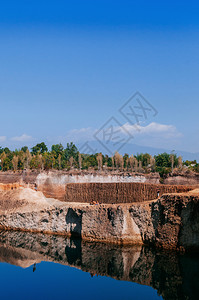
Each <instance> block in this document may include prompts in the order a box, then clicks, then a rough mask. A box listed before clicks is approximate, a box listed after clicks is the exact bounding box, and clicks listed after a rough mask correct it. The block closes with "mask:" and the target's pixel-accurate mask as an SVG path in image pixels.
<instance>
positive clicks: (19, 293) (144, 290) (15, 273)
mask: <svg viewBox="0 0 199 300" xmlns="http://www.w3.org/2000/svg"><path fill="white" fill-rule="evenodd" d="M0 274H1V277H0V278H1V298H2V299H21V300H27V299H87V300H94V299H95V300H97V299H100V300H102V299H104V300H105V299H107V300H110V299H115V300H119V299H120V300H122V299H123V300H124V299H135V300H136V299H162V298H161V297H158V296H157V291H155V290H154V289H153V288H151V287H147V286H143V285H139V284H136V283H132V282H125V281H119V280H115V279H112V278H108V277H105V276H103V277H102V276H98V277H97V276H94V277H91V275H90V273H86V272H83V271H81V270H78V269H76V268H72V267H68V266H62V265H60V264H57V263H47V262H42V263H40V264H38V265H36V271H35V272H34V273H33V268H32V267H29V268H27V269H22V268H20V267H16V266H12V265H9V264H6V263H1V264H0Z"/></svg>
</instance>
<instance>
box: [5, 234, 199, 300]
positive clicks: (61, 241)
mask: <svg viewBox="0 0 199 300" xmlns="http://www.w3.org/2000/svg"><path fill="white" fill-rule="evenodd" d="M0 261H1V263H0V286H1V298H2V299H21V300H22V299H26V300H28V299H87V300H97V299H100V300H101V299H107V300H111V299H114V300H119V299H120V300H124V299H139V300H140V299H165V300H173V299H186V300H187V299H198V298H199V296H198V295H199V255H198V254H192V255H188V254H186V255H179V254H176V253H174V252H173V253H172V252H165V251H155V250H153V249H149V248H147V247H118V246H113V245H112V246H111V245H106V244H100V243H88V242H83V241H81V240H75V239H65V238H63V237H58V236H49V235H43V234H31V233H21V232H11V231H10V232H0ZM33 270H34V272H33Z"/></svg>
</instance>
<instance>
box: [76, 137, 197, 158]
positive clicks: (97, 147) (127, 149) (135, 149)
mask: <svg viewBox="0 0 199 300" xmlns="http://www.w3.org/2000/svg"><path fill="white" fill-rule="evenodd" d="M88 144H89V146H90V147H91V148H92V149H93V150H94V151H95V152H102V153H103V154H108V155H111V153H110V152H109V151H108V150H106V149H105V148H104V147H103V146H102V145H101V144H100V143H99V142H97V141H89V142H88ZM77 146H78V148H79V149H80V150H81V147H82V146H83V144H78V145H77ZM106 147H107V148H108V149H110V151H111V152H112V153H114V152H115V151H117V147H116V146H114V145H113V143H109V145H108V146H107V145H106ZM172 150H174V149H165V148H153V147H147V146H140V145H136V144H130V143H128V144H125V145H124V146H123V147H122V148H121V150H119V153H121V154H125V153H128V154H133V155H136V154H137V153H149V154H151V155H157V154H160V153H163V152H167V153H171V151H172ZM175 153H176V154H177V155H178V156H182V158H183V160H196V161H197V162H199V152H197V153H191V152H186V151H181V150H175Z"/></svg>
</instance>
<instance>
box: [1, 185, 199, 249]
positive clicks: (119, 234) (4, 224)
mask: <svg viewBox="0 0 199 300" xmlns="http://www.w3.org/2000/svg"><path fill="white" fill-rule="evenodd" d="M198 205H199V190H194V191H190V192H186V193H174V194H164V195H162V197H161V198H160V199H158V200H153V201H141V202H134V203H128V204H127V203H126V204H100V205H90V204H87V203H75V202H73V203H70V202H61V201H58V200H56V199H50V198H46V197H45V196H44V195H43V193H42V192H36V191H34V190H32V189H30V188H23V187H19V188H17V189H16V190H12V189H10V190H6V191H2V192H0V228H1V229H7V230H8V229H9V230H10V229H12V230H22V231H30V232H44V233H52V234H59V235H65V236H72V237H74V236H79V237H81V238H83V239H84V240H88V241H104V242H109V243H117V244H136V245H142V244H152V245H156V246H159V247H164V248H174V249H179V250H184V249H187V250H188V249H193V248H194V249H195V248H199V228H198V224H199V213H198V211H199V210H198Z"/></svg>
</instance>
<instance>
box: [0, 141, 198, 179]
mask: <svg viewBox="0 0 199 300" xmlns="http://www.w3.org/2000/svg"><path fill="white" fill-rule="evenodd" d="M89 168H92V169H95V170H105V171H106V170H107V171H108V170H112V171H114V170H115V171H116V170H117V171H129V172H139V173H151V172H159V174H160V176H161V177H164V176H167V174H169V173H172V172H173V170H174V169H176V168H178V170H183V169H185V168H189V169H192V170H193V171H196V172H199V164H197V162H196V161H193V162H192V161H185V162H183V161H182V157H181V156H179V157H177V155H176V154H175V153H173V152H172V153H171V154H168V153H162V154H158V155H155V156H152V155H150V154H148V153H144V154H143V153H140V154H137V155H128V154H124V155H121V154H119V153H118V152H116V153H115V154H114V155H113V156H108V155H103V154H102V153H95V154H90V155H89V154H82V153H80V152H79V151H78V149H77V147H76V146H75V144H74V143H72V142H71V143H67V146H66V148H64V147H63V145H62V144H56V145H52V147H51V149H50V150H49V149H48V147H47V146H46V144H45V143H44V142H42V143H39V144H37V145H35V146H34V147H32V148H31V149H30V150H29V148H28V147H27V146H24V147H22V148H21V149H19V150H17V149H16V150H15V151H11V150H10V149H9V148H8V147H6V148H2V147H0V169H1V170H2V171H8V170H14V171H15V172H16V171H17V170H24V169H26V170H28V169H39V170H50V169H57V170H64V169H65V170H70V169H80V170H88V169H89Z"/></svg>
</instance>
